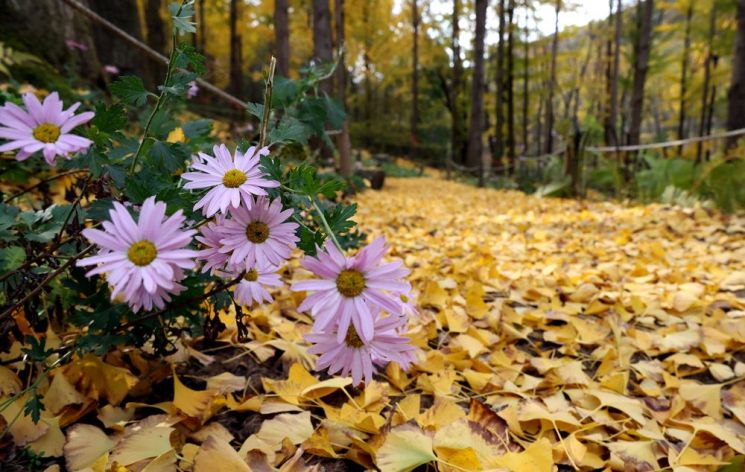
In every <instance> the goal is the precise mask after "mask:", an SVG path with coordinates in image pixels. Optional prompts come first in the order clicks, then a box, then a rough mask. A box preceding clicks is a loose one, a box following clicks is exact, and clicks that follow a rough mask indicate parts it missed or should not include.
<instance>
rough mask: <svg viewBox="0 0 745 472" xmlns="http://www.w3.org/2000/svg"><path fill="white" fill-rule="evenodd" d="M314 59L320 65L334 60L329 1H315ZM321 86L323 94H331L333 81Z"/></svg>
mask: <svg viewBox="0 0 745 472" xmlns="http://www.w3.org/2000/svg"><path fill="white" fill-rule="evenodd" d="M313 59H314V60H315V61H316V62H318V63H329V62H331V61H332V60H333V59H334V56H333V52H332V46H331V12H330V10H329V0H313ZM319 86H320V89H321V90H322V91H323V92H325V93H327V94H331V81H329V80H325V81H323V82H321V83H320V84H319Z"/></svg>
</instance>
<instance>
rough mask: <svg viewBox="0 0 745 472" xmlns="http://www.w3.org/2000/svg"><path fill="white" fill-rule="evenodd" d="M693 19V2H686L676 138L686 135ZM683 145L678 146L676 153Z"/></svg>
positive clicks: (680, 151)
mask: <svg viewBox="0 0 745 472" xmlns="http://www.w3.org/2000/svg"><path fill="white" fill-rule="evenodd" d="M692 19H693V2H691V3H689V4H688V9H687V10H686V19H685V36H684V39H683V61H682V63H681V72H680V112H679V113H678V139H685V137H686V95H687V93H688V62H689V61H688V56H689V55H690V52H691V20H692ZM682 152H683V146H680V147H679V148H678V155H681V154H682Z"/></svg>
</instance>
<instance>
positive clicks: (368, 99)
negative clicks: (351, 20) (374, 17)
mask: <svg viewBox="0 0 745 472" xmlns="http://www.w3.org/2000/svg"><path fill="white" fill-rule="evenodd" d="M362 22H363V30H364V51H363V53H362V62H363V67H364V69H365V144H367V145H368V146H369V145H370V143H371V142H372V114H373V110H372V108H373V103H372V98H373V96H372V94H373V91H372V69H371V67H370V49H372V37H371V36H372V35H371V32H370V5H369V2H366V1H364V2H362Z"/></svg>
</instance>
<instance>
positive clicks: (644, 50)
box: [627, 0, 745, 145]
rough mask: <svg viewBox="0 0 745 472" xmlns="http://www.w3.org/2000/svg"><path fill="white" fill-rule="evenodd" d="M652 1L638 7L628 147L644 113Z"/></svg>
mask: <svg viewBox="0 0 745 472" xmlns="http://www.w3.org/2000/svg"><path fill="white" fill-rule="evenodd" d="M743 1H745V0H743ZM653 13H654V0H644V1H640V3H639V6H638V15H639V19H638V24H639V34H638V35H637V41H636V46H635V61H634V84H633V88H632V92H631V119H630V122H629V134H628V139H627V142H628V144H629V145H635V144H639V138H640V135H641V127H642V116H643V112H644V84H645V82H646V80H647V71H648V70H649V51H650V47H651V43H652V14H653Z"/></svg>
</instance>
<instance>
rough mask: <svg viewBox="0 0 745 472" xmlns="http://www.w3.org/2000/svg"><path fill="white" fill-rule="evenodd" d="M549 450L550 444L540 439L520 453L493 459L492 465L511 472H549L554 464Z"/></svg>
mask: <svg viewBox="0 0 745 472" xmlns="http://www.w3.org/2000/svg"><path fill="white" fill-rule="evenodd" d="M551 450H552V449H551V442H550V441H549V440H548V439H546V438H541V439H540V440H538V441H536V442H534V443H533V444H531V445H530V446H528V447H527V448H526V449H525V450H524V451H522V452H508V453H507V454H505V455H503V456H501V457H498V458H496V459H494V460H493V461H492V465H495V466H500V467H504V468H506V469H508V470H510V471H511V472H551V470H552V469H553V464H554V460H553V456H552V453H551Z"/></svg>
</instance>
